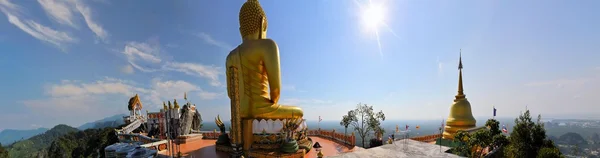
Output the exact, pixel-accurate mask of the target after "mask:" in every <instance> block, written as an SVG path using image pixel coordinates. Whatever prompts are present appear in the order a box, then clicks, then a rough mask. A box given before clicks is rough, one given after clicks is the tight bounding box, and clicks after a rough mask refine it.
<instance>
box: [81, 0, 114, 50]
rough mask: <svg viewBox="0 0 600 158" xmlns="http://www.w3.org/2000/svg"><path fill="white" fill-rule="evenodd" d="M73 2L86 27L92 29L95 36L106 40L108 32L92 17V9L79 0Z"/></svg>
mask: <svg viewBox="0 0 600 158" xmlns="http://www.w3.org/2000/svg"><path fill="white" fill-rule="evenodd" d="M74 2H75V8H76V9H77V11H79V13H81V15H82V16H83V19H84V20H85V23H86V24H87V26H88V28H90V30H92V32H94V34H96V36H97V37H99V38H100V39H102V40H103V41H107V39H108V36H109V34H108V32H107V31H106V30H104V28H102V26H101V25H100V24H98V22H96V21H94V20H93V19H92V10H91V9H90V8H89V7H88V6H86V5H85V4H84V3H83V2H81V1H78V0H76V1H74Z"/></svg>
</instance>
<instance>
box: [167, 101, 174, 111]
mask: <svg viewBox="0 0 600 158" xmlns="http://www.w3.org/2000/svg"><path fill="white" fill-rule="evenodd" d="M167 102H168V103H169V109H173V105H172V104H171V101H167Z"/></svg>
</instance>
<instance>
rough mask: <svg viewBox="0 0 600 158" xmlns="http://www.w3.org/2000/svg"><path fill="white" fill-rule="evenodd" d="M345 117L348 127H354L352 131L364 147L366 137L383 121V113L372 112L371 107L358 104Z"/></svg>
mask: <svg viewBox="0 0 600 158" xmlns="http://www.w3.org/2000/svg"><path fill="white" fill-rule="evenodd" d="M344 117H347V118H348V119H349V121H350V125H352V126H353V127H354V131H356V133H357V134H358V136H359V137H360V138H361V143H362V146H363V147H365V139H366V137H367V136H368V135H369V134H370V133H371V132H372V131H374V130H376V129H378V128H379V127H380V126H381V121H385V115H384V114H383V111H379V112H377V113H375V112H373V106H368V105H367V104H361V103H359V104H358V105H357V106H356V109H354V110H350V111H348V115H345V116H343V117H342V118H344Z"/></svg>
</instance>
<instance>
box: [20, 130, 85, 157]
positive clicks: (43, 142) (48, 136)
mask: <svg viewBox="0 0 600 158" xmlns="http://www.w3.org/2000/svg"><path fill="white" fill-rule="evenodd" d="M77 131H79V130H77V129H76V128H73V127H71V126H67V125H64V124H60V125H56V126H54V127H53V128H52V129H50V130H48V131H46V132H44V134H39V135H36V136H33V137H31V138H29V139H26V140H22V141H18V142H16V143H14V144H12V145H10V146H8V152H9V155H10V157H39V156H38V154H40V152H44V150H45V149H46V148H48V147H49V146H50V144H51V143H52V142H53V141H55V140H56V139H58V138H59V137H61V136H63V135H65V134H68V133H71V132H77Z"/></svg>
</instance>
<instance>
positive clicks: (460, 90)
mask: <svg viewBox="0 0 600 158" xmlns="http://www.w3.org/2000/svg"><path fill="white" fill-rule="evenodd" d="M462 69H463V65H462V49H460V52H459V55H458V94H457V95H456V96H455V100H458V99H463V98H465V94H464V92H463V81H462Z"/></svg>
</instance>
